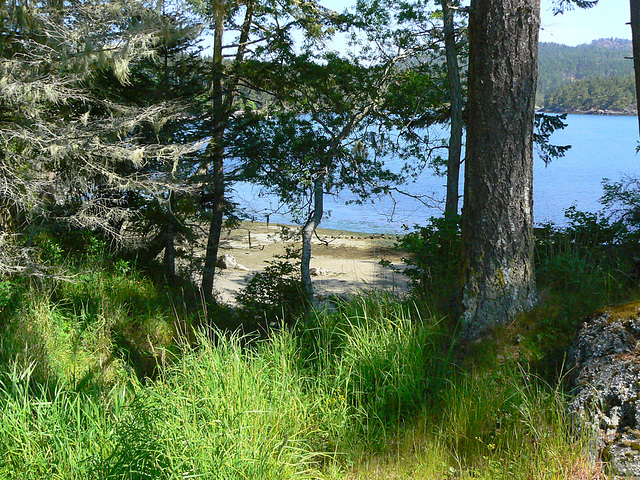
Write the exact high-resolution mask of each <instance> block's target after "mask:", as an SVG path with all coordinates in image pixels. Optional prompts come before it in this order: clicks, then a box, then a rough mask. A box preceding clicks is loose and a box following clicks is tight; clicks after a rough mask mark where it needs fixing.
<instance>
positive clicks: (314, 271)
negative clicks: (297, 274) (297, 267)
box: [309, 267, 329, 277]
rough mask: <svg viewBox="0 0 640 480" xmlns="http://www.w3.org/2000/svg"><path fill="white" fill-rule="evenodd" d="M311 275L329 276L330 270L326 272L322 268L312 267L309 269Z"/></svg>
mask: <svg viewBox="0 0 640 480" xmlns="http://www.w3.org/2000/svg"><path fill="white" fill-rule="evenodd" d="M309 275H313V276H314V277H318V276H325V275H329V270H325V269H324V268H320V267H311V268H310V269H309Z"/></svg>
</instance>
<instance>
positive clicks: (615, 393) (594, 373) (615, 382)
mask: <svg viewBox="0 0 640 480" xmlns="http://www.w3.org/2000/svg"><path fill="white" fill-rule="evenodd" d="M630 305H631V306H632V307H633V308H631V309H629V305H627V306H625V307H623V308H619V309H618V310H619V311H617V312H616V311H611V312H606V313H604V314H599V315H596V316H595V317H592V318H590V319H587V320H586V321H585V323H584V325H583V326H582V329H581V330H580V332H579V333H578V336H577V337H576V339H575V340H574V343H573V344H572V346H571V348H570V350H569V357H568V360H569V367H570V368H572V378H571V382H572V386H573V390H572V393H573V400H572V402H571V403H570V405H569V413H570V414H571V416H572V417H573V418H574V421H576V423H577V426H578V428H581V429H584V428H587V429H588V430H590V431H591V432H593V433H594V437H595V446H596V447H597V448H596V449H595V450H596V451H597V453H598V454H599V455H601V458H602V460H604V461H606V462H608V464H609V467H608V469H609V473H610V474H612V475H618V476H622V477H627V478H629V477H631V478H636V477H638V478H640V343H639V339H640V312H639V311H638V308H637V306H636V305H635V304H630ZM621 312H622V313H621ZM593 460H598V458H593Z"/></svg>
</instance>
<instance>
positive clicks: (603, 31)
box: [540, 0, 631, 45]
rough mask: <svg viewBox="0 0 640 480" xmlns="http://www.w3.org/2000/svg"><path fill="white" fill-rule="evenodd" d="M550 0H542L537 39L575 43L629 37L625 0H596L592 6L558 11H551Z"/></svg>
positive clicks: (627, 9)
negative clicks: (595, 3) (559, 12)
mask: <svg viewBox="0 0 640 480" xmlns="http://www.w3.org/2000/svg"><path fill="white" fill-rule="evenodd" d="M551 6H552V1H551V0H542V30H541V31H540V41H541V42H555V43H564V44H566V45H579V44H581V43H589V42H591V41H592V40H595V39H597V38H609V37H616V38H628V39H631V27H629V25H626V23H627V22H628V21H629V17H630V13H629V0H600V1H599V2H598V5H596V6H595V7H593V8H590V9H587V10H582V9H579V8H577V9H574V10H571V11H569V12H566V13H564V14H562V15H556V16H554V15H553V13H552V12H551Z"/></svg>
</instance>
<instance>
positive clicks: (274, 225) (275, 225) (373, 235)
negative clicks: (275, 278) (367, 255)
mask: <svg viewBox="0 0 640 480" xmlns="http://www.w3.org/2000/svg"><path fill="white" fill-rule="evenodd" d="M252 225H254V226H257V227H264V228H265V229H266V228H268V229H273V231H274V232H275V231H277V230H278V229H280V228H281V227H285V228H289V229H291V230H296V229H297V230H300V229H302V226H301V225H293V224H287V223H282V222H269V223H268V224H267V222H262V221H252V220H242V221H241V222H240V226H238V227H236V229H237V230H241V229H250V226H252ZM317 232H318V234H322V235H334V236H353V237H356V238H359V239H387V240H397V239H398V238H401V237H402V236H403V235H404V234H402V233H379V232H364V231H359V230H345V229H343V228H323V227H321V226H320V227H318V228H317Z"/></svg>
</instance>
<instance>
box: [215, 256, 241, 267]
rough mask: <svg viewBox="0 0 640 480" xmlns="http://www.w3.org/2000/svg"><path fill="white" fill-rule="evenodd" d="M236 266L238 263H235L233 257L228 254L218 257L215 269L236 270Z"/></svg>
mask: <svg viewBox="0 0 640 480" xmlns="http://www.w3.org/2000/svg"><path fill="white" fill-rule="evenodd" d="M236 265H238V262H236V259H235V258H234V257H233V255H229V254H228V253H225V254H224V255H220V256H219V257H218V261H217V262H216V267H219V268H226V269H229V270H231V269H233V268H236Z"/></svg>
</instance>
